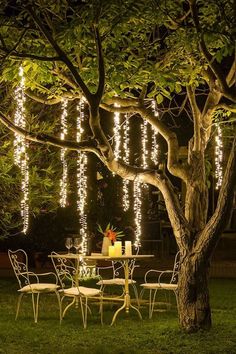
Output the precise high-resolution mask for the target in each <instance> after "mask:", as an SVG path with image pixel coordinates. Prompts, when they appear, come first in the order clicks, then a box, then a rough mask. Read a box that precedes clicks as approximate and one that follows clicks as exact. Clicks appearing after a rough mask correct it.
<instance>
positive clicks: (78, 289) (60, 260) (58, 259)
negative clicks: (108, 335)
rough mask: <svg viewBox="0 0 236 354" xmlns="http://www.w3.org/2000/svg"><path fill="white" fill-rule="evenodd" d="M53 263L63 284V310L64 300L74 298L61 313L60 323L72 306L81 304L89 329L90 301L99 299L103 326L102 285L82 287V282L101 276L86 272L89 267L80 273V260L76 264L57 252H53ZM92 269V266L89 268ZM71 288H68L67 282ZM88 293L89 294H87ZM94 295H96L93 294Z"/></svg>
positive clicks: (61, 291)
mask: <svg viewBox="0 0 236 354" xmlns="http://www.w3.org/2000/svg"><path fill="white" fill-rule="evenodd" d="M51 256H52V263H53V265H54V269H55V271H56V274H57V277H58V280H59V283H60V284H61V289H60V290H59V292H60V294H61V298H60V299H61V308H62V305H63V300H64V299H65V298H72V301H71V302H70V303H69V304H68V305H67V306H66V307H65V308H64V310H63V311H62V313H61V318H60V322H61V321H62V319H63V318H64V316H65V314H66V312H67V311H68V309H69V308H70V307H71V306H72V305H74V304H75V305H76V307H78V306H77V305H78V302H79V303H80V308H81V314H82V321H83V327H84V328H87V317H88V311H89V312H90V313H91V309H90V307H89V306H88V300H89V299H92V300H94V299H98V300H99V303H100V309H99V312H100V315H101V324H103V291H102V285H101V286H100V288H90V287H84V286H80V280H81V279H85V278H86V277H87V278H92V277H95V278H96V279H101V277H100V276H99V275H96V274H94V273H93V274H91V272H90V270H89V274H88V273H87V272H88V270H85V268H87V267H83V269H82V272H80V261H79V259H78V260H77V259H76V260H75V263H74V262H73V260H72V259H68V258H66V257H63V256H62V255H59V254H57V253H56V252H51ZM88 268H90V266H88ZM66 281H67V282H69V286H67V282H66ZM86 293H87V294H86ZM93 293H94V294H93Z"/></svg>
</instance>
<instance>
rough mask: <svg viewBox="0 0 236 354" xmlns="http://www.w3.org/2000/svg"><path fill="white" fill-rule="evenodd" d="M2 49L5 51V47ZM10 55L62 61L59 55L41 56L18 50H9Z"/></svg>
mask: <svg viewBox="0 0 236 354" xmlns="http://www.w3.org/2000/svg"><path fill="white" fill-rule="evenodd" d="M0 50H2V51H3V48H0ZM10 53H11V54H10ZM9 55H10V56H12V57H16V58H29V59H35V60H41V61H61V58H60V57H59V56H54V57H47V56H40V55H35V54H30V53H24V52H22V53H18V52H16V51H13V52H12V51H11V52H9Z"/></svg>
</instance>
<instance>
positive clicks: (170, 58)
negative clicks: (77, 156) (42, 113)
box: [0, 0, 236, 332]
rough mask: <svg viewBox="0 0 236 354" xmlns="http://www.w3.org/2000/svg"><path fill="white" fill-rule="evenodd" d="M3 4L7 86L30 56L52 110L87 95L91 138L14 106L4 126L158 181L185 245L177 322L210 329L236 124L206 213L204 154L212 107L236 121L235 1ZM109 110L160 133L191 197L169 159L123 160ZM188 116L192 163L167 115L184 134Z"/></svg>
mask: <svg viewBox="0 0 236 354" xmlns="http://www.w3.org/2000/svg"><path fill="white" fill-rule="evenodd" d="M5 3H6V7H5V9H4V11H5V13H4V15H5V16H4V19H2V21H1V24H2V25H1V32H0V42H1V46H0V51H1V52H0V53H1V59H2V66H1V71H2V83H4V85H5V87H6V89H5V90H6V92H7V88H8V87H9V86H11V85H12V82H13V85H16V82H17V80H18V79H17V71H18V67H19V63H20V62H21V61H22V62H23V66H24V70H25V72H26V73H27V83H26V85H27V87H28V89H27V95H28V96H29V97H30V98H32V100H36V101H38V102H42V103H44V104H48V105H51V104H55V103H58V102H60V101H61V100H62V99H63V98H65V97H66V98H68V99H70V100H72V101H73V100H76V99H78V98H80V97H81V96H83V97H85V99H86V101H87V103H88V105H89V112H90V116H89V125H90V129H91V134H90V136H88V139H87V140H86V141H83V142H80V143H78V142H75V141H69V140H68V141H67V140H64V141H61V140H60V139H59V138H58V137H56V136H52V135H47V134H45V133H40V132H37V131H36V130H35V131H27V130H24V129H22V128H19V127H17V126H15V125H14V124H13V122H12V119H11V115H12V112H11V109H8V111H7V109H6V110H5V111H3V110H2V111H1V113H0V119H1V122H2V123H3V124H4V125H5V126H6V127H7V128H9V129H10V130H12V131H14V132H16V133H18V134H21V135H22V136H24V137H25V138H26V139H29V140H31V141H35V142H39V143H42V144H49V145H53V146H57V147H66V148H68V149H71V150H79V151H88V152H92V153H94V154H95V155H96V156H97V157H98V158H99V159H100V160H101V161H102V162H103V163H104V165H105V166H106V167H107V168H108V169H109V170H110V171H112V172H114V173H116V174H118V175H120V176H121V177H122V178H125V179H129V180H135V179H136V180H139V181H140V182H143V183H147V184H151V185H153V186H155V187H156V188H158V189H159V190H160V191H161V193H162V195H163V198H164V201H165V204H166V208H167V212H168V216H169V219H170V222H171V225H172V228H173V233H174V236H175V238H176V242H177V244H178V247H179V249H180V252H181V268H180V274H179V290H178V310H179V320H180V325H181V327H182V328H183V329H184V330H185V331H187V332H192V331H196V330H198V329H208V328H210V326H211V311H210V303H209V293H208V271H209V266H210V259H211V256H212V254H213V252H214V248H215V246H216V244H217V242H218V240H219V238H220V235H221V233H222V231H223V230H224V227H225V225H226V221H227V215H228V214H229V211H230V208H231V206H232V198H233V190H234V188H235V182H234V181H235V177H236V176H235V174H236V140H235V128H234V139H233V142H232V148H231V152H230V154H229V157H228V161H227V165H226V168H225V174H224V179H223V183H222V187H221V190H220V192H219V197H218V200H217V205H216V208H215V210H214V211H213V213H212V215H210V216H209V215H208V188H207V180H206V179H207V176H206V168H205V160H206V156H207V151H208V147H209V141H210V139H211V137H212V134H213V127H214V115H215V113H216V112H217V111H218V110H219V109H222V110H223V112H229V114H228V115H227V116H225V118H224V122H225V121H226V120H227V121H229V122H231V124H232V125H233V120H234V113H235V110H236V90H235V66H236V61H235V57H234V44H235V28H236V27H235V23H234V14H233V0H231V1H226V0H218V1H208V2H207V4H206V3H205V2H204V1H201V0H199V1H196V0H188V1H185V0H182V1H157V0H152V1H151V0H150V1H139V2H138V4H137V2H136V1H132V0H127V1H125V2H123V1H112V0H110V1H105V0H104V1H102V0H101V1H81V3H78V2H74V1H72V0H71V1H63V2H62V1H52V2H50V1H47V2H45V1H43V0H41V1H39V2H38V3H37V4H33V2H32V3H31V2H29V1H27V2H25V1H23V0H22V1H19V4H18V5H17V7H15V8H12V7H11V2H10V1H9V2H8V1H5ZM9 29H10V30H9ZM16 64H17V65H16ZM153 98H154V99H156V101H157V103H158V105H159V110H160V112H161V114H160V116H159V117H158V118H157V117H155V116H154V114H153V112H152V110H151V109H150V100H151V99H153ZM176 102H179V104H178V105H177V103H176ZM115 104H118V105H119V108H117V107H115V106H114V105H115ZM3 108H4V107H3ZM101 109H103V110H107V111H109V112H114V111H115V110H117V111H119V112H121V113H129V114H132V115H133V114H136V115H140V116H141V117H142V119H143V120H146V121H147V122H148V123H150V124H151V125H152V126H153V127H154V129H156V130H157V131H158V132H159V133H160V134H161V135H162V137H163V138H164V140H165V141H166V143H167V151H168V154H167V170H168V174H169V175H172V176H175V177H177V178H178V179H180V180H181V181H182V183H184V185H185V187H186V196H185V198H183V200H181V201H180V200H179V199H178V196H177V194H176V191H175V189H174V188H173V185H172V183H171V181H170V178H169V177H168V174H167V173H165V170H164V169H162V168H161V167H162V166H155V167H154V168H152V169H143V168H139V167H136V166H130V165H127V164H125V163H124V162H123V161H120V160H119V161H117V160H116V159H115V157H114V153H113V150H112V146H111V144H110V142H109V140H108V137H107V136H106V134H105V130H104V127H103V118H102V114H101V112H102V110H101ZM183 112H185V114H187V115H188V116H189V117H190V119H191V120H192V127H193V129H192V137H191V139H190V140H189V142H188V159H187V161H181V160H180V158H179V151H180V146H179V136H180V134H179V133H178V132H176V131H175V130H173V129H172V128H171V127H170V126H169V125H168V119H167V118H168V117H172V118H173V117H174V118H175V119H177V121H178V123H179V124H180V123H183V131H184V128H185V126H186V117H185V118H184V119H183ZM178 117H179V118H178ZM55 118H56V117H55Z"/></svg>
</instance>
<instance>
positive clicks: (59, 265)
mask: <svg viewBox="0 0 236 354" xmlns="http://www.w3.org/2000/svg"><path fill="white" fill-rule="evenodd" d="M51 255H52V256H56V257H52V258H51V259H52V263H53V266H54V269H55V271H56V274H57V277H58V280H59V282H60V285H61V287H62V288H63V289H64V288H66V287H67V286H69V287H71V286H74V285H75V283H76V274H77V271H76V266H77V265H76V263H74V262H73V260H72V259H68V258H65V257H63V256H59V254H58V253H56V252H54V251H53V252H51Z"/></svg>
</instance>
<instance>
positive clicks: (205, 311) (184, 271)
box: [178, 255, 211, 332]
mask: <svg viewBox="0 0 236 354" xmlns="http://www.w3.org/2000/svg"><path fill="white" fill-rule="evenodd" d="M199 259H200V257H199V255H198V257H197V258H196V255H187V256H186V257H185V258H184V260H183V261H182V264H181V268H180V273H179V282H178V284H179V286H178V311H179V321H180V326H181V327H182V328H183V329H184V330H185V331H186V332H196V331H198V330H199V329H209V328H210V327H211V309H210V303H209V290H208V269H209V265H208V264H206V262H204V261H203V258H202V257H201V261H199Z"/></svg>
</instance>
